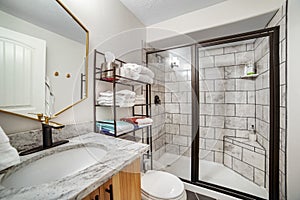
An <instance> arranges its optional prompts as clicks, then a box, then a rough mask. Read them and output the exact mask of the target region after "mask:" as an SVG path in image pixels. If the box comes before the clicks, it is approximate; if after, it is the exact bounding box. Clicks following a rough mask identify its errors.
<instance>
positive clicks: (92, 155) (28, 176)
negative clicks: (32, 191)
mask: <svg viewBox="0 0 300 200" xmlns="http://www.w3.org/2000/svg"><path fill="white" fill-rule="evenodd" d="M106 153H107V151H106V150H104V149H101V148H97V147H80V148H76V149H70V150H65V151H62V152H59V153H55V154H52V155H49V156H46V157H44V158H41V159H39V160H36V161H34V162H32V163H30V164H29V165H27V166H24V167H22V168H20V169H18V170H17V171H15V172H13V173H12V174H11V175H10V176H8V177H7V178H5V179H4V180H3V181H2V182H1V185H3V186H5V187H9V188H21V187H26V186H34V185H39V184H42V183H48V182H51V181H55V180H58V179H61V178H63V177H66V176H69V175H72V174H74V173H76V172H79V171H80V170H83V169H85V168H87V167H89V166H92V165H93V164H95V163H97V162H98V161H100V160H101V159H102V158H103V157H104V156H105V155H106Z"/></svg>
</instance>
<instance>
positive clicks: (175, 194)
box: [141, 170, 186, 200]
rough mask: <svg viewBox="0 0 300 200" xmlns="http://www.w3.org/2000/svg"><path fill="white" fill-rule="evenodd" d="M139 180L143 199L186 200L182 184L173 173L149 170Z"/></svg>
mask: <svg viewBox="0 0 300 200" xmlns="http://www.w3.org/2000/svg"><path fill="white" fill-rule="evenodd" d="M141 182H142V184H141V188H142V199H143V200H167V199H168V200H186V192H185V190H184V184H183V182H182V181H181V180H180V179H179V178H178V177H176V176H174V175H173V174H170V173H167V172H163V171H155V170H149V171H147V172H146V173H145V174H144V175H143V176H142V181H141Z"/></svg>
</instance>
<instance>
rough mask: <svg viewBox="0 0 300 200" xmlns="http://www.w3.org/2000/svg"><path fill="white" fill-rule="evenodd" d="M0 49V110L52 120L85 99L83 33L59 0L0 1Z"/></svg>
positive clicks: (73, 17)
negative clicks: (34, 114)
mask: <svg viewBox="0 0 300 200" xmlns="http://www.w3.org/2000/svg"><path fill="white" fill-rule="evenodd" d="M33 5H34V6H33ZM37 44H38V45H37ZM0 49H1V50H0V60H1V61H0V63H1V65H0V94H1V95H0V109H1V111H4V112H9V113H15V114H18V115H22V116H27V117H33V118H34V117H35V116H33V115H30V114H28V113H44V114H46V115H48V116H53V117H55V116H57V115H58V114H60V113H62V112H64V111H65V110H67V109H69V108H70V107H72V106H73V105H75V104H77V103H79V102H81V101H82V100H83V99H85V98H86V97H87V86H88V83H87V76H88V74H87V62H86V61H87V60H88V59H87V56H88V31H87V29H86V28H85V27H84V26H83V25H82V24H81V23H80V22H79V21H78V20H77V18H76V17H75V16H74V15H72V13H71V12H70V11H69V10H68V9H67V8H66V7H65V6H64V5H63V4H62V3H61V2H60V1H59V0H56V1H54V0H39V1H37V0H22V1H19V0H1V1H0ZM67 74H69V76H67V78H66V75H67Z"/></svg>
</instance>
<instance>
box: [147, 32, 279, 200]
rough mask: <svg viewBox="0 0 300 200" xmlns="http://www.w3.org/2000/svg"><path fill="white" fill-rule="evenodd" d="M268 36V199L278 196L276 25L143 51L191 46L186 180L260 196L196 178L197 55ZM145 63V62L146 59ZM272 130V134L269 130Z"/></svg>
mask: <svg viewBox="0 0 300 200" xmlns="http://www.w3.org/2000/svg"><path fill="white" fill-rule="evenodd" d="M260 37H269V45H270V66H273V67H270V79H269V84H270V130H269V138H270V141H269V199H272V200H278V199H279V142H280V135H279V131H280V125H279V124H280V87H279V86H280V85H279V83H280V82H279V80H280V79H279V78H280V75H279V74H280V73H279V26H275V27H271V28H265V29H260V30H255V31H250V32H245V33H239V34H234V35H229V36H225V37H218V38H214V39H209V40H204V41H200V42H196V43H192V44H186V45H180V46H174V47H170V48H166V49H159V50H153V51H147V52H146V59H147V58H148V54H153V53H159V52H163V51H168V50H172V49H177V48H183V47H191V86H192V89H193V92H192V104H191V106H192V138H197V139H194V140H192V148H191V154H192V157H191V180H186V179H181V180H183V181H185V182H187V183H190V184H193V185H197V186H200V187H203V188H207V189H210V190H214V191H216V192H221V193H224V194H227V195H231V196H233V197H237V198H241V199H258V200H260V199H263V198H259V197H256V196H254V195H251V194H248V193H245V192H241V191H238V190H234V189H231V188H227V187H223V186H220V185H217V184H212V183H208V182H205V181H201V180H199V57H198V55H199V54H198V47H208V46H214V45H220V44H226V43H232V42H238V41H243V40H250V39H257V38H260ZM147 64H148V62H147ZM271 133H273V134H271Z"/></svg>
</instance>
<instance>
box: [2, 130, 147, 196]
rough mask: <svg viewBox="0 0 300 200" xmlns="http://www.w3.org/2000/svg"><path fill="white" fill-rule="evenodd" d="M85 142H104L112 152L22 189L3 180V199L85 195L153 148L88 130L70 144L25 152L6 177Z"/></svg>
mask: <svg viewBox="0 0 300 200" xmlns="http://www.w3.org/2000/svg"><path fill="white" fill-rule="evenodd" d="M84 146H95V147H96V146H102V147H104V148H105V149H106V150H107V151H108V153H107V154H106V155H105V157H104V158H103V159H101V161H99V162H97V163H96V164H94V165H92V166H90V167H87V168H86V169H84V170H81V171H79V172H77V173H75V174H73V175H70V176H67V177H64V178H62V179H59V180H56V181H52V182H49V183H44V184H40V185H37V186H31V187H23V188H19V189H16V188H6V187H4V186H2V185H1V183H0V199H82V198H83V197H85V196H86V195H88V194H89V193H91V192H92V191H94V190H95V189H96V188H98V187H99V186H101V185H102V184H103V183H105V182H106V181H107V180H108V179H109V178H111V177H112V176H113V175H114V174H116V173H118V172H119V171H120V170H121V169H122V168H124V167H125V166H126V165H128V164H130V163H131V162H132V161H134V160H135V159H137V158H138V157H139V156H141V154H143V153H145V152H146V151H147V150H148V149H149V146H148V145H145V144H141V143H135V142H131V141H127V140H122V139H118V138H113V137H109V136H105V135H101V134H98V133H88V134H85V135H82V136H79V137H75V138H72V139H70V142H69V143H67V144H64V145H61V146H58V147H54V148H51V149H48V150H44V151H41V152H38V153H34V154H31V155H27V156H22V157H21V163H20V164H19V165H16V166H14V167H12V168H11V169H9V170H8V171H7V172H6V173H5V174H4V176H3V177H2V178H5V177H6V176H8V175H9V174H11V173H13V172H14V171H16V170H18V169H19V168H22V167H23V166H26V165H27V164H29V163H31V162H33V161H35V160H38V159H40V158H43V157H45V156H47V155H51V154H54V153H57V152H60V151H64V150H67V149H73V148H78V147H84Z"/></svg>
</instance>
